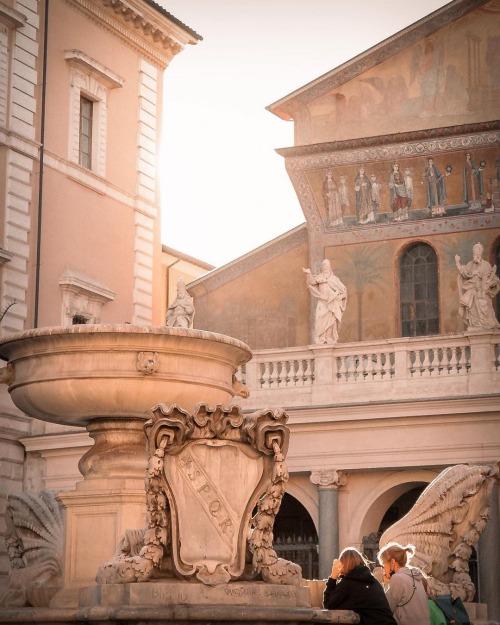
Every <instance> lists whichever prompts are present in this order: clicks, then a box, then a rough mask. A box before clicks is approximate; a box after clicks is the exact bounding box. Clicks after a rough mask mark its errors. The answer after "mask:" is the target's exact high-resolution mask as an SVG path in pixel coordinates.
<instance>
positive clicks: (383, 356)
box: [379, 352, 387, 380]
mask: <svg viewBox="0 0 500 625" xmlns="http://www.w3.org/2000/svg"><path fill="white" fill-rule="evenodd" d="M386 364H387V354H386V353H385V352H380V367H379V372H380V379H381V380H383V379H384V376H385V375H386V373H387V370H386Z"/></svg>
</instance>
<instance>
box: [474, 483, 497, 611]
mask: <svg viewBox="0 0 500 625" xmlns="http://www.w3.org/2000/svg"><path fill="white" fill-rule="evenodd" d="M499 497H500V479H499V473H497V475H496V479H495V482H494V485H493V490H492V492H491V496H490V507H491V508H490V515H491V516H490V520H489V521H488V523H487V524H486V527H485V529H484V532H483V533H482V534H481V536H480V538H479V543H478V569H479V571H478V573H479V602H480V603H486V604H488V620H490V621H500V593H499V589H500V568H499V565H498V563H499V562H500V502H499Z"/></svg>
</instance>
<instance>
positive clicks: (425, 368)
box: [420, 348, 431, 375]
mask: <svg viewBox="0 0 500 625" xmlns="http://www.w3.org/2000/svg"><path fill="white" fill-rule="evenodd" d="M422 351H423V354H424V357H423V360H422V365H421V369H420V374H421V375H430V374H431V359H430V353H429V352H430V349H429V348H425V349H424V350H422Z"/></svg>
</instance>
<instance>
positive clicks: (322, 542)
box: [311, 469, 347, 579]
mask: <svg viewBox="0 0 500 625" xmlns="http://www.w3.org/2000/svg"><path fill="white" fill-rule="evenodd" d="M311 482H312V483H313V484H317V485H318V495H319V528H318V537H319V541H318V542H319V578H320V579H325V578H326V577H328V576H329V575H330V573H331V570H332V561H333V559H334V558H336V557H337V556H338V555H339V500H338V489H339V486H344V485H345V484H347V477H346V475H345V474H344V473H342V471H337V470H336V469H326V470H321V471H313V472H312V473H311Z"/></svg>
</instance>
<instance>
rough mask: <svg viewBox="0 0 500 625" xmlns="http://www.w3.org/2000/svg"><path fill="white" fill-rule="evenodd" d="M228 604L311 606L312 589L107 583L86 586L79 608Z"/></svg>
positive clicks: (246, 584) (177, 582)
mask: <svg viewBox="0 0 500 625" xmlns="http://www.w3.org/2000/svg"><path fill="white" fill-rule="evenodd" d="M145 605H147V606H165V605H200V606H201V605H225V606H249V605H252V606H261V607H264V606H268V607H270V606H273V607H283V608H292V607H293V608H309V607H311V603H310V600H309V588H308V587H306V586H282V585H280V584H267V583H264V582H234V583H230V584H221V585H219V586H207V585H206V584H202V583H199V582H193V583H186V582H185V581H182V580H177V579H176V580H161V581H157V582H144V583H136V584H103V585H98V586H93V587H90V588H82V589H80V592H79V607H82V608H83V607H94V606H108V607H109V606H145Z"/></svg>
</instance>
